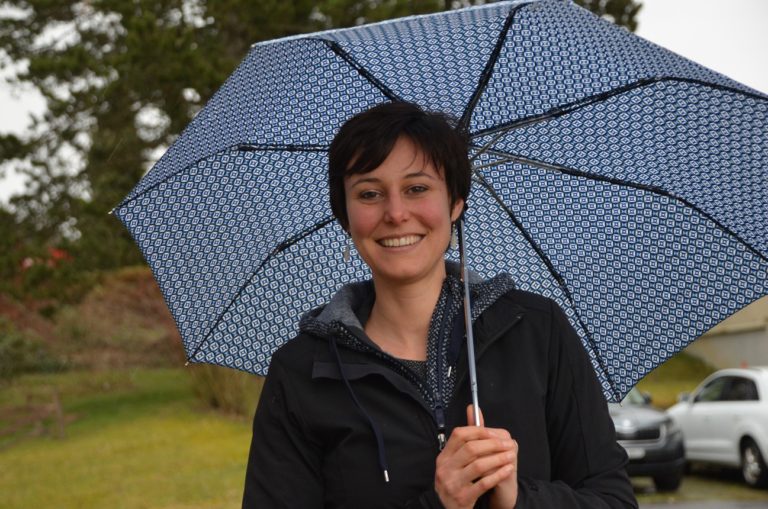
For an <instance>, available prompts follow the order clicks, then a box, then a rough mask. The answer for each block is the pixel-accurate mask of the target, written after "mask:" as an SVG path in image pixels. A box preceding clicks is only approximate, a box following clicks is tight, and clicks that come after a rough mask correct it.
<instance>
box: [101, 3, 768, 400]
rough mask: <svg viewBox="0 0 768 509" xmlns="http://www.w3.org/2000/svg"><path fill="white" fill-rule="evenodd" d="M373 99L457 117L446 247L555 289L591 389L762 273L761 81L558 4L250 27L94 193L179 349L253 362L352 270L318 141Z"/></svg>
mask: <svg viewBox="0 0 768 509" xmlns="http://www.w3.org/2000/svg"><path fill="white" fill-rule="evenodd" d="M390 100H406V101H411V102H415V103H417V104H419V105H421V106H422V107H423V108H425V109H428V110H440V111H444V112H447V113H449V114H451V115H453V116H455V117H456V118H457V119H460V120H459V121H460V123H461V125H462V126H463V127H465V128H466V129H467V130H468V131H469V132H470V134H471V139H472V154H471V155H472V157H473V162H474V166H475V168H476V170H475V175H474V183H473V189H472V192H471V195H470V199H469V210H468V212H467V215H466V231H465V235H466V237H467V257H468V264H469V266H470V267H471V268H472V270H474V271H476V272H479V273H480V274H481V275H484V276H491V275H494V274H496V273H498V272H501V271H506V272H510V273H511V274H512V275H513V276H514V278H515V279H516V281H517V284H518V286H519V287H520V288H522V289H524V290H529V291H533V292H536V293H539V294H543V295H546V296H548V297H551V298H553V299H555V300H556V301H557V302H558V303H559V304H560V305H561V306H562V307H563V308H564V309H565V311H566V314H567V315H568V317H569V319H570V320H571V323H572V324H573V326H574V327H575V328H576V330H577V331H578V333H579V334H580V337H581V338H582V341H583V342H584V345H585V347H586V349H587V350H588V352H589V354H590V356H591V359H592V361H593V366H594V367H595V370H596V372H597V374H598V377H599V379H600V381H601V383H602V384H603V388H604V391H605V393H606V395H607V396H608V397H609V399H613V400H619V399H621V397H622V396H623V395H624V394H625V393H626V392H628V391H629V389H630V388H631V387H632V386H633V385H634V384H635V383H636V382H637V381H638V380H639V379H640V378H642V377H643V376H644V375H645V374H646V373H648V372H649V371H650V370H652V369H653V368H654V367H656V366H657V365H659V364H661V363H662V362H664V360H666V359H667V358H669V357H670V356H672V355H673V354H675V353H676V352H678V351H679V350H681V349H682V348H683V347H685V346H686V345H687V344H688V343H689V342H691V341H692V340H693V339H695V338H696V337H697V336H699V335H700V334H701V333H703V332H704V331H706V330H707V329H708V328H710V327H711V326H713V325H714V324H716V323H717V322H719V321H720V320H722V319H723V318H725V317H726V316H728V315H730V314H731V313H733V312H734V311H736V310H737V309H739V308H741V307H743V306H745V305H746V304H748V303H749V302H751V301H753V300H755V299H757V298H758V297H760V296H762V295H765V294H767V293H768V227H766V218H768V96H765V95H763V94H760V93H758V92H756V91H754V90H751V89H749V88H747V87H745V86H743V85H741V84H739V83H736V82H734V81H732V80H730V79H728V78H726V77H724V76H722V75H720V74H717V73H715V72H713V71H710V70H708V69H706V68H704V67H702V66H700V65H697V64H695V63H693V62H690V61H688V60H686V59H684V58H682V57H680V56H678V55H675V54H673V53H671V52H669V51H667V50H664V49H663V48H660V47H658V46H655V45H653V44H651V43H649V42H647V41H645V40H643V39H640V38H638V37H636V36H634V35H632V34H631V33H629V32H627V31H626V30H624V29H622V28H620V27H617V26H614V25H612V24H611V23H609V22H607V21H605V20H602V19H599V18H597V17H596V16H594V15H593V14H591V13H590V12H588V11H586V10H584V9H581V8H579V7H577V6H576V5H574V4H573V3H571V2H564V1H558V0H543V1H525V2H504V3H494V4H490V5H486V6H482V7H476V8H469V9H464V10H458V11H452V12H448V13H442V14H435V15H428V16H415V17H411V18H404V19H400V20H395V21H390V22H384V23H378V24H373V25H367V26H361V27H357V28H352V29H345V30H336V31H328V32H321V33H316V34H311V35H306V36H300V37H291V38H285V39H279V40H275V41H269V42H264V43H259V44H256V45H254V46H253V47H252V48H251V50H250V52H249V54H248V56H247V57H246V58H245V60H244V61H243V62H242V64H241V65H240V66H239V67H238V68H237V70H236V71H235V72H234V73H233V74H232V76H231V77H230V78H229V79H228V80H227V81H226V83H225V84H224V85H223V86H222V87H221V89H220V90H219V91H218V92H217V93H216V94H215V95H214V97H213V98H212V99H211V100H210V101H209V102H208V104H207V105H206V106H205V108H203V109H202V110H201V111H200V113H199V114H198V115H197V117H196V118H195V119H194V120H193V121H192V122H191V123H190V125H189V126H188V127H187V129H186V130H185V131H184V133H183V134H182V135H181V136H180V137H179V138H178V140H177V141H176V142H175V143H174V144H173V146H171V147H170V149H169V150H168V151H167V152H166V154H165V155H164V156H163V157H162V158H161V159H160V160H159V161H158V162H157V164H156V165H155V166H154V167H153V168H152V170H151V171H150V172H149V173H148V174H147V175H146V176H145V177H144V178H143V179H142V180H141V181H140V182H139V183H138V185H137V186H136V188H135V189H134V190H133V191H132V192H131V193H130V194H129V195H128V196H127V197H126V198H125V200H124V201H123V202H122V203H121V204H120V205H119V206H118V207H116V209H115V210H114V213H115V215H116V216H117V217H118V218H119V219H120V220H121V221H122V222H123V223H124V224H125V226H126V227H127V228H128V229H129V230H130V232H131V234H132V235H133V237H134V239H135V241H136V242H137V244H138V245H139V247H140V248H141V250H142V252H143V254H144V256H145V258H146V260H147V262H148V263H149V265H150V267H151V268H152V270H153V273H154V275H155V278H156V279H157V282H158V284H159V286H160V289H161V290H162V292H163V295H164V296H165V299H166V302H167V304H168V307H169V309H170V310H171V313H172V314H173V316H174V318H175V320H176V323H177V325H178V328H179V331H180V333H181V336H182V339H183V341H184V345H185V348H186V350H187V354H188V357H189V359H190V360H191V361H195V362H209V363H214V364H220V365H225V366H231V367H234V368H238V369H242V370H246V371H251V372H254V373H258V374H264V373H265V372H266V369H267V366H268V364H269V360H270V357H271V354H272V353H273V352H274V350H275V349H276V348H277V347H279V346H280V345H281V344H282V343H283V342H285V341H287V340H289V339H290V338H291V337H293V336H294V335H295V332H296V326H297V322H298V319H299V317H300V315H301V314H302V313H303V312H305V311H306V310H308V309H310V308H312V307H314V306H317V305H319V304H321V303H323V302H326V301H327V300H328V299H329V298H330V296H331V295H332V294H333V293H334V292H335V291H336V290H337V289H338V288H339V287H340V286H341V285H343V284H345V283H347V282H350V281H353V280H358V279H361V278H365V277H368V271H367V268H366V267H365V265H364V263H363V262H362V261H361V260H360V259H359V257H355V256H353V257H352V260H351V261H350V262H349V263H345V262H344V260H343V259H342V249H343V246H344V244H345V234H344V232H343V231H342V230H341V228H340V227H339V225H338V224H337V223H336V222H335V220H334V219H333V218H332V215H331V211H330V205H329V202H328V197H327V149H328V146H329V145H330V142H331V140H332V139H333V136H334V134H335V132H336V130H337V129H338V127H339V126H340V125H341V124H342V123H343V122H344V121H345V120H347V119H348V118H349V117H351V116H352V115H354V114H356V113H359V112H360V111H363V110H365V109H367V108H369V107H371V106H373V105H375V104H378V103H381V102H383V101H390ZM480 376H482V374H481V375H480Z"/></svg>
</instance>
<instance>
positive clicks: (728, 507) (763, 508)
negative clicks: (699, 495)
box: [640, 500, 768, 509]
mask: <svg viewBox="0 0 768 509" xmlns="http://www.w3.org/2000/svg"><path fill="white" fill-rule="evenodd" d="M640 509H768V502H764V501H755V502H736V501H728V500H713V501H708V502H704V501H701V502H671V503H668V504H664V503H661V504H640Z"/></svg>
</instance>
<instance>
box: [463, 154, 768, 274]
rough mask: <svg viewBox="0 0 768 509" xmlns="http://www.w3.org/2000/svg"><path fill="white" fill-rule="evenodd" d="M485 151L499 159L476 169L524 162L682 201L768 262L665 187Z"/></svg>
mask: <svg viewBox="0 0 768 509" xmlns="http://www.w3.org/2000/svg"><path fill="white" fill-rule="evenodd" d="M486 151H487V152H488V153H492V154H494V155H496V156H498V157H499V158H500V159H498V160H497V161H494V162H493V163H489V164H485V165H483V166H481V167H478V168H477V169H480V168H487V167H488V166H492V165H495V164H501V163H505V162H514V163H520V164H525V165H528V166H534V167H536V168H541V169H543V170H549V171H554V172H557V173H563V174H566V175H571V176H574V177H581V178H587V179H590V180H594V181H598V182H606V183H608V184H614V185H618V186H623V187H629V188H632V189H638V190H640V191H647V192H650V193H654V194H657V195H660V196H664V197H667V198H670V199H673V200H675V201H678V202H680V203H682V204H683V205H685V206H686V207H688V208H690V209H691V210H693V211H694V212H696V213H698V214H700V215H701V216H703V217H704V218H706V219H708V220H709V221H711V222H712V223H714V224H715V226H717V227H718V228H720V230H722V231H723V232H724V233H726V234H727V235H730V236H731V237H733V238H734V239H736V240H737V241H739V242H740V243H741V244H742V245H744V247H746V248H747V249H748V250H749V251H750V252H751V253H752V254H754V255H755V256H757V257H758V258H760V259H761V260H763V261H764V262H768V256H766V255H764V254H763V253H761V252H760V251H759V250H758V249H757V248H755V247H754V246H752V244H750V243H749V242H747V241H746V240H744V239H743V238H741V236H739V234H738V233H736V232H735V231H733V230H731V229H730V228H728V227H727V226H726V225H724V224H723V223H721V222H720V221H718V220H717V219H715V217H714V216H712V215H711V214H709V213H707V212H706V211H704V210H702V209H701V208H699V207H698V206H697V205H695V204H694V203H691V202H690V201H688V200H686V199H685V198H683V197H682V196H677V195H676V194H674V193H671V192H669V191H667V190H666V189H663V188H661V187H659V186H651V185H647V184H638V183H636V182H632V181H629V180H623V179H618V178H613V177H605V176H602V175H596V174H594V173H590V172H586V171H581V170H575V169H573V168H568V167H567V166H560V165H557V164H552V163H547V162H544V161H539V160H536V159H529V158H527V157H523V156H518V155H515V154H510V153H508V152H504V151H499V150H486Z"/></svg>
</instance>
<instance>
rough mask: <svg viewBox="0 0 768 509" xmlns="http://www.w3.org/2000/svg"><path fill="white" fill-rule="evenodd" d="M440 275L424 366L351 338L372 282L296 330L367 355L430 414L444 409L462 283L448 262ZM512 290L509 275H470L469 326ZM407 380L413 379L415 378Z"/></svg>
mask: <svg viewBox="0 0 768 509" xmlns="http://www.w3.org/2000/svg"><path fill="white" fill-rule="evenodd" d="M446 272H447V275H446V278H445V280H444V281H443V285H442V287H441V288H440V295H439V296H438V298H437V303H436V304H435V309H434V311H433V312H432V317H431V318H430V322H429V330H428V332H427V359H426V360H425V361H414V360H407V359H400V358H396V357H392V356H391V355H389V354H388V353H386V352H384V351H382V350H381V349H379V348H378V347H376V345H375V344H374V342H373V341H372V340H371V339H370V338H368V337H367V336H365V335H364V332H360V333H355V332H353V330H361V329H364V328H365V321H366V320H367V317H368V316H369V315H370V309H369V308H370V307H371V306H372V305H373V302H374V301H375V296H374V286H373V282H372V281H368V282H367V284H364V283H354V284H352V285H347V286H345V287H344V288H342V289H341V290H339V292H337V293H336V295H334V296H333V298H332V299H331V301H330V302H329V303H328V304H327V305H325V306H323V307H320V308H317V309H315V310H312V311H310V312H309V313H307V314H306V315H304V316H303V317H302V319H301V322H300V325H299V329H300V331H301V332H305V333H309V334H313V335H315V336H318V337H324V338H333V339H334V340H336V341H339V342H341V343H343V344H344V345H346V346H347V347H348V348H352V349H355V350H358V351H361V352H368V353H370V354H372V355H373V356H375V357H377V358H378V359H379V361H381V362H382V363H383V364H385V365H387V366H389V367H390V368H392V369H393V370H395V371H397V372H399V373H400V374H401V375H403V376H404V377H405V378H406V379H408V380H410V381H411V382H412V383H413V385H414V386H415V387H416V389H417V390H418V391H419V392H420V393H421V395H422V397H423V398H424V401H425V402H427V403H428V404H429V405H430V407H431V408H432V410H433V411H434V409H435V408H436V407H437V406H438V405H441V406H442V407H443V408H446V407H447V406H448V403H449V401H450V400H451V396H452V395H453V389H454V387H455V385H456V373H457V371H458V370H457V369H456V368H457V366H456V365H455V362H456V359H455V358H454V359H451V358H450V354H449V350H450V346H449V345H450V343H451V339H452V338H451V334H452V329H453V324H454V322H455V320H456V319H457V318H460V316H461V314H462V313H463V312H464V306H463V303H464V283H462V281H461V279H459V276H458V274H459V266H458V264H455V263H453V262H448V263H447V264H446ZM514 288H515V284H514V281H513V280H512V277H511V276H510V275H509V274H499V275H498V276H496V277H493V278H491V279H488V280H482V279H481V278H480V277H479V276H478V275H477V274H474V273H473V274H470V284H469V291H470V297H471V306H472V311H471V314H470V316H471V317H472V321H473V322H474V321H475V320H477V318H478V317H479V316H480V315H481V314H482V313H483V312H484V311H485V310H486V309H488V307H489V306H491V304H493V303H494V302H496V301H497V300H498V299H499V297H501V296H502V295H504V294H505V293H508V292H510V291H512V290H513V289H514ZM358 334H363V337H362V338H360V337H358ZM456 346H457V347H458V348H459V349H463V348H466V344H465V343H464V342H463V338H462V339H461V344H457V345H456ZM457 353H458V350H457ZM413 375H416V378H414V376H413Z"/></svg>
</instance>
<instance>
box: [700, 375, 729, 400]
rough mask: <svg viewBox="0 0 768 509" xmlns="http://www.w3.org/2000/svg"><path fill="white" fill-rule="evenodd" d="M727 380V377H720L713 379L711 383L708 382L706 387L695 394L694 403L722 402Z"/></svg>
mask: <svg viewBox="0 0 768 509" xmlns="http://www.w3.org/2000/svg"><path fill="white" fill-rule="evenodd" d="M728 385H729V380H728V377H725V376H724V377H720V378H715V379H714V380H712V381H711V382H709V383H708V384H707V385H705V386H704V387H703V388H702V389H701V390H700V391H699V392H698V394H696V399H695V400H694V401H697V402H699V401H701V402H708V401H722V400H723V397H724V396H725V391H726V389H727V388H728Z"/></svg>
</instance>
